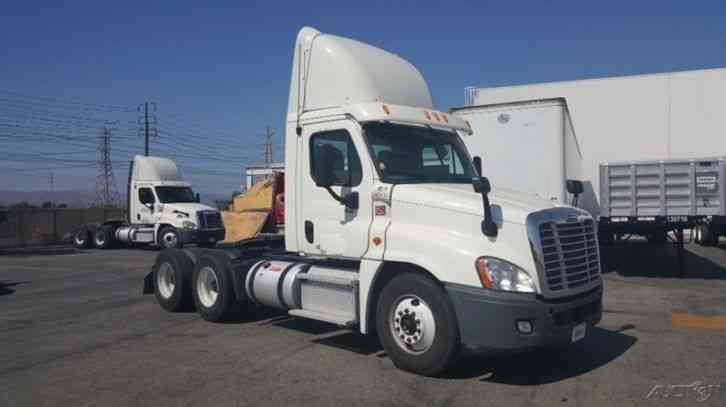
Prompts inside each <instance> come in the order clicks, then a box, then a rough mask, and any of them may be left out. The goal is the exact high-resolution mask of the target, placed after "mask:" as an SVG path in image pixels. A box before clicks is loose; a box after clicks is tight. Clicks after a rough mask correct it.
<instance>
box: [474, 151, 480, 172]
mask: <svg viewBox="0 0 726 407" xmlns="http://www.w3.org/2000/svg"><path fill="white" fill-rule="evenodd" d="M474 169H475V170H476V173H477V175H479V176H480V177H481V157H479V156H476V157H474Z"/></svg>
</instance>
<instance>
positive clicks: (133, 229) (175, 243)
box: [71, 155, 225, 249]
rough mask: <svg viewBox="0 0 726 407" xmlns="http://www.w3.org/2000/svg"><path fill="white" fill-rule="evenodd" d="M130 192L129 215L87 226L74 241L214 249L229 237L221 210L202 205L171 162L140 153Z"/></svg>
mask: <svg viewBox="0 0 726 407" xmlns="http://www.w3.org/2000/svg"><path fill="white" fill-rule="evenodd" d="M126 196H127V211H126V219H118V220H109V221H106V222H104V223H103V224H100V225H99V224H90V225H83V226H81V227H79V228H78V229H76V230H75V231H74V232H73V234H72V236H71V239H72V242H73V245H74V246H75V247H77V248H79V249H85V248H91V247H95V248H99V249H109V248H112V247H116V246H117V245H119V244H122V245H123V244H128V245H131V244H133V245H158V246H160V247H162V248H180V247H182V246H183V245H184V244H186V243H196V244H197V245H198V246H204V247H212V246H214V245H215V244H216V243H217V242H218V241H220V240H223V239H224V233H225V230H224V225H223V224H222V217H221V214H220V212H219V211H218V210H217V209H215V208H212V207H210V206H207V205H203V204H200V203H199V194H195V193H194V191H193V190H192V188H191V183H189V182H187V181H184V180H183V179H182V178H181V177H180V176H179V173H178V171H177V167H176V164H175V163H174V162H173V161H172V160H169V159H166V158H161V157H147V156H141V155H137V156H135V157H134V159H133V161H132V162H131V164H130V168H129V179H128V184H127V191H126Z"/></svg>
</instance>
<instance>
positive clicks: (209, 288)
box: [197, 266, 219, 308]
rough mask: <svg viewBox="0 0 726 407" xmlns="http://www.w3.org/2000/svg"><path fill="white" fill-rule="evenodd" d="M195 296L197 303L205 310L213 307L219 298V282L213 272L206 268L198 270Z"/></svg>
mask: <svg viewBox="0 0 726 407" xmlns="http://www.w3.org/2000/svg"><path fill="white" fill-rule="evenodd" d="M197 294H198V297H199V301H200V302H201V303H202V305H204V306H205V307H207V308H210V307H212V306H214V304H215V303H216V302H217V297H218V296H219V282H218V281H217V274H216V273H215V272H214V270H213V269H212V268H211V267H209V266H207V267H203V268H202V269H201V270H199V277H197Z"/></svg>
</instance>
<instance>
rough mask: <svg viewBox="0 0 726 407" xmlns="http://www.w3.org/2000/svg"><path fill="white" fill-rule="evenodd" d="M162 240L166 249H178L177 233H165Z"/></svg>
mask: <svg viewBox="0 0 726 407" xmlns="http://www.w3.org/2000/svg"><path fill="white" fill-rule="evenodd" d="M161 240H162V241H163V242H164V246H165V247H176V240H177V237H176V233H174V232H167V233H164V236H162V237H161Z"/></svg>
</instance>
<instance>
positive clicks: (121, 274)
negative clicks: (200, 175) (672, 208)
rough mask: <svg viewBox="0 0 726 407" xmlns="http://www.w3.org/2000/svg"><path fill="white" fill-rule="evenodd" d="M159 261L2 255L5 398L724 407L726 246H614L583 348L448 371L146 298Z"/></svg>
mask: <svg viewBox="0 0 726 407" xmlns="http://www.w3.org/2000/svg"><path fill="white" fill-rule="evenodd" d="M155 256H156V252H154V251H151V250H111V251H85V252H75V251H72V250H59V251H47V252H37V253H36V252H20V253H14V254H7V253H6V254H0V406H30V405H33V406H44V405H54V406H55V405H57V406H84V405H94V406H95V405H102V406H127V405H134V406H142V405H150V406H168V405H190V406H191V405H205V406H247V405H250V406H297V405H321V406H348V405H353V406H356V405H361V406H379V405H383V406H402V407H403V406H423V405H426V406H428V405H436V406H498V405H502V406H530V405H547V406H555V405H556V406H568V405H572V406H593V405H600V406H636V405H637V406H646V405H654V406H655V405H659V406H660V405H716V406H726V322H725V321H726V268H724V267H725V266H726V247H725V246H722V247H720V248H719V247H716V248H702V247H695V246H688V247H687V252H686V254H685V258H684V261H685V267H684V268H683V270H679V269H678V267H677V266H676V264H677V262H676V261H675V250H674V248H673V247H662V246H661V247H656V246H650V245H647V244H642V243H638V242H635V243H632V244H625V245H621V246H616V247H610V248H605V249H604V250H603V258H604V260H603V261H604V263H603V272H604V275H603V277H604V281H605V298H604V314H603V320H602V322H601V323H600V325H599V326H598V327H596V328H594V329H592V330H590V331H589V332H588V334H587V336H586V338H585V339H584V340H583V341H581V342H578V343H577V344H575V345H573V346H572V347H571V348H570V349H568V350H566V351H552V350H541V351H533V352H527V353H522V354H518V355H498V356H492V357H476V358H466V359H463V360H461V361H460V363H459V364H458V365H457V366H456V367H455V368H454V369H452V370H451V371H449V372H447V374H445V375H443V376H442V377H437V378H427V377H420V376H416V375H412V374H409V373H406V372H403V371H400V370H397V369H396V368H395V367H394V366H393V365H392V363H391V362H390V360H389V359H388V358H387V357H386V355H385V353H384V352H383V351H382V349H381V347H380V345H379V344H378V342H377V341H376V339H375V338H372V337H366V336H361V335H359V334H356V333H352V332H349V331H346V330H342V329H339V328H337V327H335V326H332V325H328V324H324V323H318V322H314V321H308V320H300V319H292V318H289V317H287V316H286V315H285V314H283V313H277V312H274V311H265V310H262V309H257V310H250V311H249V312H248V313H247V314H246V315H245V316H244V317H243V319H241V320H239V321H235V322H232V323H225V324H213V323H208V322H205V321H203V320H202V319H201V318H200V317H198V316H197V315H196V314H195V313H193V312H189V313H177V314H171V313H167V312H165V311H163V310H162V309H161V308H160V307H159V306H158V305H157V304H156V301H155V299H154V297H153V295H152V296H148V295H147V296H143V295H141V289H142V286H143V281H142V280H143V277H144V275H145V274H146V273H147V271H148V270H149V268H150V266H151V264H152V263H153V261H154V258H155ZM706 392H708V393H706ZM706 396H708V397H706Z"/></svg>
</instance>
